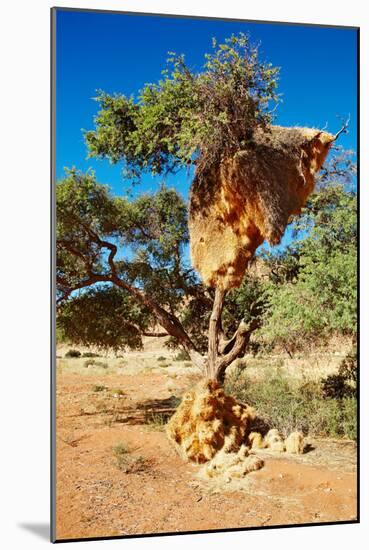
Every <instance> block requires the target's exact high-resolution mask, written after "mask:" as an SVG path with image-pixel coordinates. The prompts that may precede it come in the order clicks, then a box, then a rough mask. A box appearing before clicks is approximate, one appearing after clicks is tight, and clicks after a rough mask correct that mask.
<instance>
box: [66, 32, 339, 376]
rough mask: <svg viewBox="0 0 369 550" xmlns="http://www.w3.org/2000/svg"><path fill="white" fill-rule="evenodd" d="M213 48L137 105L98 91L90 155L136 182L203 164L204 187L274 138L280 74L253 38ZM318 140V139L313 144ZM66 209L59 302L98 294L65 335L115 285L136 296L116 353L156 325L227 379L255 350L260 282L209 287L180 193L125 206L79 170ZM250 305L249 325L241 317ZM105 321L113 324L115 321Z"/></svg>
mask: <svg viewBox="0 0 369 550" xmlns="http://www.w3.org/2000/svg"><path fill="white" fill-rule="evenodd" d="M213 47H214V51H213V53H211V54H208V55H206V56H205V57H206V59H205V65H204V67H203V68H202V71H201V72H199V73H195V72H193V71H191V70H190V68H189V67H188V66H187V65H186V63H185V60H184V57H183V56H177V55H175V54H173V55H172V56H171V58H170V59H169V64H170V67H171V69H170V70H169V69H168V70H166V71H164V73H163V78H162V79H161V80H160V81H159V82H158V83H157V84H147V85H145V86H144V88H143V89H142V90H141V92H140V94H139V96H138V98H137V100H135V98H133V97H129V98H128V97H126V96H123V95H109V94H106V93H105V92H103V91H101V92H99V94H98V97H97V98H96V99H97V101H98V102H99V103H100V111H99V112H98V114H97V116H96V117H95V129H93V130H90V131H87V132H86V133H85V139H86V143H87V146H88V149H89V154H90V155H91V156H94V157H97V158H108V159H109V160H110V161H111V162H113V163H117V162H122V163H123V165H124V167H125V172H126V176H130V177H132V178H133V179H134V180H138V179H139V177H140V174H141V173H142V172H143V171H149V172H151V173H152V174H165V173H167V172H175V171H176V170H178V169H179V168H181V167H186V166H187V167H189V166H191V165H194V166H195V168H196V178H197V182H200V184H201V177H202V175H204V174H206V173H208V172H209V171H211V169H212V167H214V166H217V165H219V163H221V162H222V160H223V159H224V158H226V159H227V158H231V157H232V156H234V155H235V154H237V152H239V151H240V150H242V151H247V150H250V151H251V150H252V151H254V149H255V141H254V137H255V135H256V134H257V132H259V133H260V131H263V132H264V131H265V133H266V134H268V129H270V127H271V123H272V121H273V111H274V108H275V107H276V105H277V103H278V95H277V93H276V87H277V77H278V69H277V68H275V67H272V66H271V65H270V64H268V63H265V62H262V61H261V60H260V59H259V56H258V49H257V47H254V46H252V45H251V43H250V41H249V39H248V37H247V36H245V35H243V34H240V35H239V36H232V37H231V38H230V39H228V40H226V41H225V43H224V44H219V45H217V44H216V42H215V41H214V43H213ZM345 128H346V126H344V127H343V129H342V130H341V131H340V132H338V134H336V136H331V137H332V140H331V141H332V142H333V141H334V139H336V138H337V137H338V135H339V134H340V133H341V132H342V131H344V129H345ZM295 133H296V132H295ZM295 133H294V132H292V134H293V135H295ZM321 133H322V132H318V135H320V134H321ZM277 134H278V132H277ZM300 137H301V136H300ZM315 137H316V136H315V133H314V131H313V132H312V139H311V140H310V141H309V143H310V142H311V143H312V141H314V139H315ZM329 139H330V138H329ZM296 151H297V149H296ZM299 151H300V149H298V151H297V153H298V155H297V157H298V161H299V163H300V156H299V155H300V153H299ZM297 153H296V154H297ZM294 155H295V152H294ZM254 156H255V155H254ZM295 156H296V155H295ZM297 157H296V158H297ZM57 201H58V205H57V208H58V236H57V245H58V279H57V281H58V289H59V301H60V303H63V302H65V300H66V299H67V298H68V297H69V296H70V295H71V294H72V295H74V294H73V293H74V291H76V290H78V289H86V288H88V287H90V286H94V285H98V286H97V288H95V289H94V291H93V292H88V293H86V294H84V295H83V296H82V297H81V298H80V299H79V302H78V303H77V301H75V302H74V304H73V308H74V309H73V310H72V305H70V306H68V307H69V311H68V308H65V309H64V313H63V315H60V316H59V323H60V324H63V326H64V330H65V331H68V330H69V332H70V331H71V327H72V324H71V323H69V322H68V320H70V319H71V317H72V316H73V315H77V312H79V314H80V315H81V314H82V311H84V312H86V311H87V310H88V307H90V306H91V307H92V306H93V307H94V308H95V309H96V308H97V307H98V304H102V303H105V304H109V303H116V302H115V300H117V299H118V298H117V296H118V294H117V293H116V292H115V293H114V292H112V290H111V288H110V287H111V285H114V286H115V287H117V288H118V289H120V291H121V292H123V293H125V298H124V299H123V298H122V297H120V298H119V300H120V304H119V307H118V308H117V309H118V310H120V311H121V312H122V314H121V316H120V318H122V317H124V322H123V320H122V321H121V328H120V331H116V330H112V328H109V329H108V330H109V338H108V339H107V340H109V341H110V345H113V341H114V340H115V341H116V345H119V346H123V345H127V344H128V345H129V340H130V336H131V337H132V343H133V344H132V345H139V343H140V338H139V334H140V333H143V332H146V333H147V332H148V331H149V329H150V328H151V329H152V327H153V325H154V324H155V323H156V324H159V325H161V326H162V327H163V329H164V330H165V331H166V333H167V334H169V335H170V336H171V337H172V338H174V339H175V341H176V342H180V345H181V346H182V347H183V348H184V350H185V351H186V352H187V353H188V354H189V356H190V357H191V360H192V361H193V362H194V363H195V364H196V365H197V366H199V367H200V368H201V369H202V370H203V371H204V374H205V376H206V377H207V378H210V379H215V380H218V381H222V380H223V379H224V375H225V371H226V368H227V367H228V366H229V365H230V364H231V363H232V362H233V361H234V360H235V359H236V358H237V357H239V356H240V355H242V354H243V353H244V351H245V349H246V347H247V345H248V343H249V341H250V337H251V335H252V333H253V332H254V331H255V330H256V329H257V328H259V326H260V323H261V316H262V313H263V308H264V305H265V299H264V298H265V296H264V294H263V293H261V299H259V298H258V297H257V296H256V294H257V292H255V291H256V290H257V291H258V292H259V291H260V288H259V287H258V285H256V286H254V287H253V286H252V285H250V288H249V289H248V290H245V285H243V292H241V294H239V296H238V298H237V297H235V295H233V296H232V294H231V295H228V296H227V292H226V291H225V290H223V289H222V288H219V287H217V288H216V289H215V291H214V290H212V289H204V288H203V287H202V285H201V284H200V283H199V281H198V280H197V278H196V276H195V275H194V273H193V271H192V270H191V269H190V268H189V267H188V266H186V265H185V263H184V262H183V259H182V255H181V248H182V247H183V245H184V244H185V243H186V242H187V240H188V234H187V225H186V207H185V205H184V203H183V201H181V200H180V198H179V197H178V195H177V194H176V193H174V191H173V190H168V189H166V188H164V187H163V188H161V189H160V190H159V192H158V193H157V194H155V195H152V196H143V197H140V198H139V199H136V200H135V201H128V200H126V199H123V198H114V197H112V196H110V195H109V193H108V191H107V190H106V188H105V187H104V186H101V185H100V184H98V183H97V182H96V180H95V178H94V175H93V174H92V173H87V174H81V173H79V172H78V171H76V170H72V171H69V172H68V173H67V176H66V178H65V179H64V180H63V181H61V182H60V183H59V184H58V190H57ZM246 279H247V280H248V277H247V278H246ZM259 294H260V292H259ZM241 296H242V300H244V302H243V315H242V318H241V321H239V318H238V319H237V320H236V318H235V315H232V310H233V311H234V310H235V307H234V306H235V304H236V303H237V300H238V301H240V300H241ZM132 299H134V300H135V301H136V302H137V303H138V304H139V306H138V307H139V310H138V315H136V316H135V317H134V318H130V317H129V315H128V310H127V308H128V307H129V306H130V305H131V304H132ZM235 300H236V301H235ZM242 300H241V302H242ZM186 301H187V303H186V305H185V306H184V305H183V304H184V303H185V302H186ZM239 303H240V302H239ZM211 305H212V312H211V314H210V315H209V310H210V307H209V306H211ZM100 311H101V308H100ZM140 316H141V320H139V319H138V317H140ZM194 320H195V322H194ZM117 321H118V323H119V319H117ZM196 321H198V323H199V325H200V327H201V330H198V327H197V326H196ZM99 322H100V323H102V325H101V326H104V327H105V328H106V327H109V326H110V327H111V324H112V318H110V319H106V320H105V321H104V320H103V319H102V318H101V319H100V320H99ZM104 323H105V324H104ZM206 323H208V331H207V335H205V337H204V326H205V324H206ZM68 327H69V328H68ZM78 334H79V335H80V336H79V337H80V340H81V342H82V341H83V342H88V341H90V342H95V343H96V331H95V336H94V335H93V331H92V332H91V331H88V330H85V331H84V332H80V331H78ZM133 336H134V337H133ZM206 337H207V338H206ZM94 338H95V340H94ZM206 339H207V340H208V346H207V347H208V352H207V356H204V351H205V347H206Z"/></svg>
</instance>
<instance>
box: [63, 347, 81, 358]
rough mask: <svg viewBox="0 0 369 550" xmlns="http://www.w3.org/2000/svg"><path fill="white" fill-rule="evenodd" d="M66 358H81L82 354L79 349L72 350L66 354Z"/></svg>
mask: <svg viewBox="0 0 369 550" xmlns="http://www.w3.org/2000/svg"><path fill="white" fill-rule="evenodd" d="M65 357H74V358H75V357H81V352H80V351H78V349H70V350H68V351H67V353H66V354H65Z"/></svg>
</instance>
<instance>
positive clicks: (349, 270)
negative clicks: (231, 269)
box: [262, 185, 357, 348]
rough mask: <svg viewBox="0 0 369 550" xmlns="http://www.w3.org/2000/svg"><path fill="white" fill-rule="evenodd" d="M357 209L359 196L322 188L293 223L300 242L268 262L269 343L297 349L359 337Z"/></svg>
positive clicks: (335, 187) (266, 334) (333, 187)
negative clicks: (315, 342) (338, 338)
mask: <svg viewBox="0 0 369 550" xmlns="http://www.w3.org/2000/svg"><path fill="white" fill-rule="evenodd" d="M356 203H357V199H356V194H355V193H353V192H350V191H346V190H345V189H344V187H343V186H342V185H331V186H327V187H323V188H322V189H321V190H320V191H319V192H318V193H317V194H315V195H314V196H313V197H312V199H311V200H310V202H309V203H308V205H307V207H306V209H305V211H304V213H303V216H302V218H301V219H300V220H298V221H297V222H295V231H296V234H297V235H300V236H301V238H300V240H297V241H296V242H295V243H294V244H293V245H290V247H289V248H288V249H287V250H285V251H284V252H283V253H280V254H279V255H277V256H274V257H269V258H266V261H267V263H269V265H270V269H271V277H270V283H269V284H268V285H267V290H266V292H267V296H268V304H269V307H268V309H267V311H266V314H265V317H264V319H265V325H264V328H263V330H262V336H263V337H264V338H265V339H266V340H267V341H270V342H272V343H274V344H276V343H278V344H282V345H285V346H287V347H292V348H298V347H300V346H301V345H306V343H307V342H309V341H312V340H315V339H317V338H323V337H326V336H329V335H331V334H334V333H339V334H343V335H348V336H352V337H354V336H355V334H356V323H357V318H356V302H357V282H356V281H357V278H356V277H357V274H356V272H357V251H356V231H357V217H356V216H357V213H356Z"/></svg>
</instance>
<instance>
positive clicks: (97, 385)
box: [92, 384, 107, 393]
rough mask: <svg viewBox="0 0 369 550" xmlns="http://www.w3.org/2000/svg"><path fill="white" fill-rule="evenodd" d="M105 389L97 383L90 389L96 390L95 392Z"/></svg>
mask: <svg viewBox="0 0 369 550" xmlns="http://www.w3.org/2000/svg"><path fill="white" fill-rule="evenodd" d="M106 389H107V388H106V386H101V385H99V384H96V386H94V387H93V388H92V391H94V392H96V393H100V392H103V391H105V390H106Z"/></svg>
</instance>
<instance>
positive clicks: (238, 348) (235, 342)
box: [217, 319, 260, 382]
mask: <svg viewBox="0 0 369 550" xmlns="http://www.w3.org/2000/svg"><path fill="white" fill-rule="evenodd" d="M259 326H260V321H259V320H257V319H254V320H253V321H251V323H248V324H247V323H245V321H243V320H242V321H241V323H240V324H239V326H238V329H237V331H236V334H235V336H234V337H233V338H232V339H231V340H230V341H229V343H228V347H226V349H225V352H227V351H228V349H229V348H230V349H229V351H228V353H226V354H225V355H223V356H221V357H220V358H219V359H218V361H217V379H218V380H219V381H221V382H224V377H225V371H226V369H227V367H228V366H229V365H230V364H231V363H233V361H234V360H235V359H237V357H238V356H239V355H240V354H241V353H244V352H245V349H246V346H247V344H248V343H249V341H250V337H251V334H252V333H253V332H254V331H255V330H256V329H257V328H259Z"/></svg>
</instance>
